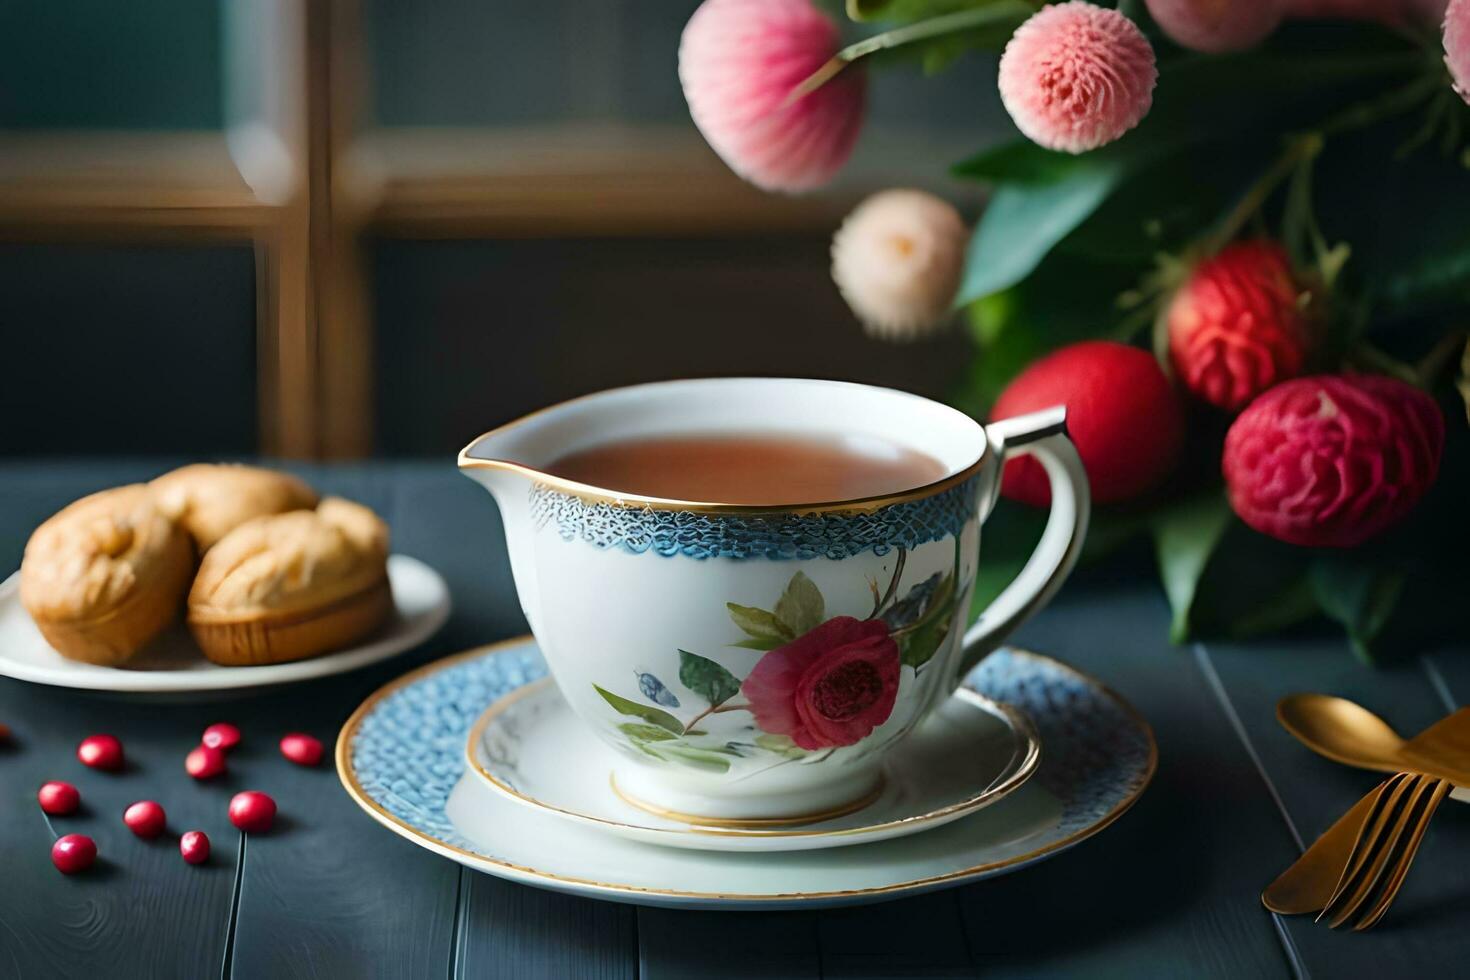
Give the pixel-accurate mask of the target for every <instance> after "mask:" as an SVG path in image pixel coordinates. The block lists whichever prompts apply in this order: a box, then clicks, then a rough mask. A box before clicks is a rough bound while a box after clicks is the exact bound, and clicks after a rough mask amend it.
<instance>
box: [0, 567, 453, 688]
mask: <svg viewBox="0 0 1470 980" xmlns="http://www.w3.org/2000/svg"><path fill="white" fill-rule="evenodd" d="M388 584H389V586H390V587H391V588H392V590H393V605H394V609H395V613H394V616H393V618H392V619H391V620H389V622H388V623H387V624H386V625H384V627H383V628H382V629H381V630H380V631H379V632H377V633H375V634H374V635H373V637H372V638H371V639H370V640H368V641H367V642H366V643H360V644H358V645H357V646H354V647H350V648H349V649H346V650H339V651H337V652H336V653H329V654H326V655H325V656H321V657H312V658H311V659H308V660H296V661H292V662H291V663H284V664H266V665H262V666H259V667H222V666H220V665H219V664H216V663H211V662H210V661H208V660H206V659H204V654H202V653H200V652H199V647H198V646H197V645H196V644H195V643H194V640H193V638H192V637H191V636H190V635H189V631H188V630H187V629H186V628H184V627H183V626H182V625H178V626H175V627H174V628H173V629H172V630H170V631H168V632H167V633H165V634H164V635H163V636H160V637H159V638H158V639H156V640H154V641H153V642H152V643H150V644H149V645H148V647H147V648H146V649H144V650H142V651H140V652H139V654H138V656H137V658H135V659H134V660H133V661H132V662H131V663H129V664H128V666H126V667H99V666H97V665H96V664H86V663H81V662H79V661H76V660H68V659H66V658H65V657H63V656H62V655H61V654H59V653H57V652H56V651H55V650H53V649H52V648H51V645H50V644H49V643H47V642H46V638H45V637H44V636H42V635H41V631H40V630H38V629H37V628H36V624H35V623H34V622H32V621H31V617H30V614H29V613H27V612H26V611H25V608H24V607H23V606H21V604H20V573H18V572H17V573H16V574H14V575H12V576H10V578H8V579H6V580H5V581H4V582H3V583H0V674H4V675H5V676H7V677H14V678H17V679H19V680H23V681H34V682H35V683H37V684H51V685H54V686H56V687H77V688H84V689H87V690H92V691H126V692H139V693H153V694H169V693H185V692H189V691H223V690H232V689H235V688H247V687H261V686H263V685H267V684H286V683H290V682H291V681H304V680H309V679H311V678H313V677H326V676H328V675H330V674H340V673H342V672H344V671H348V670H355V669H357V668H358V667H365V666H367V665H368V664H371V663H377V662H378V661H379V660H385V659H387V658H388V657H391V656H393V655H394V654H396V653H402V652H403V651H404V650H408V649H410V648H412V647H415V646H418V645H419V644H420V643H422V642H424V641H425V640H427V639H428V638H429V637H430V636H433V635H434V632H435V631H436V630H438V629H439V627H440V626H443V625H444V620H445V619H447V618H448V617H449V587H448V586H446V585H445V584H444V579H443V578H441V577H440V576H439V573H438V572H436V571H434V570H433V569H432V568H430V567H429V566H428V565H425V564H424V563H423V562H421V561H419V560H418V559H417V558H410V557H408V556H407V555H390V556H388Z"/></svg>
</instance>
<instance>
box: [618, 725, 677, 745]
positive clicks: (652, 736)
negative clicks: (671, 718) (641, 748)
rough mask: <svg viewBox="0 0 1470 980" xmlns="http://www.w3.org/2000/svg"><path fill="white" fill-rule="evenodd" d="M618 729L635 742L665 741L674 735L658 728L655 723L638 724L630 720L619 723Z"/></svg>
mask: <svg viewBox="0 0 1470 980" xmlns="http://www.w3.org/2000/svg"><path fill="white" fill-rule="evenodd" d="M618 731H620V732H622V733H623V734H624V735H626V736H628V737H629V738H631V739H632V740H633V741H635V742H666V741H668V740H669V739H671V738H674V737H675V736H674V734H673V732H670V731H667V730H665V729H663V728H659V727H658V726H657V725H639V724H637V723H635V722H631V721H625V722H623V723H622V724H621V725H619V726H618Z"/></svg>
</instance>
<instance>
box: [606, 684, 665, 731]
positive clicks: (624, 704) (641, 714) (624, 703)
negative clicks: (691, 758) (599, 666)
mask: <svg viewBox="0 0 1470 980" xmlns="http://www.w3.org/2000/svg"><path fill="white" fill-rule="evenodd" d="M592 687H593V688H594V689H596V691H597V693H598V694H600V695H602V699H603V700H604V701H606V702H607V703H608V704H610V705H612V706H613V708H614V710H616V711H617V712H618V713H619V714H623V715H628V716H629V717H632V718H642V719H643V720H644V721H646V722H650V723H652V724H654V725H657V726H658V727H659V728H662V729H664V730H665V731H669V732H673V733H674V734H675V735H683V734H684V726H683V724H682V723H680V721H679V719H677V718H675V717H674V716H673V715H671V714H669V713H668V712H667V711H662V710H660V709H658V708H654V707H650V706H649V705H646V704H639V703H638V702H636V701H629V700H628V699H627V698H624V697H619V696H618V695H616V694H614V693H612V692H611V691H605V690H603V689H602V688H600V687H598V686H597V685H596V684H593V685H592Z"/></svg>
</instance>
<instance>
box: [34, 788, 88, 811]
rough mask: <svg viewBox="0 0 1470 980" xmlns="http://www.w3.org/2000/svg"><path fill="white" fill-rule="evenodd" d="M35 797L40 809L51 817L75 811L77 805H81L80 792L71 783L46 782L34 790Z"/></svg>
mask: <svg viewBox="0 0 1470 980" xmlns="http://www.w3.org/2000/svg"><path fill="white" fill-rule="evenodd" d="M36 799H37V800H39V801H40V803H41V809H42V810H43V811H44V812H46V813H49V814H50V815H51V816H53V817H64V816H66V815H67V814H68V813H76V812H77V807H79V806H81V805H82V794H81V793H78V792H77V788H76V787H75V786H73V785H72V784H71V783H61V782H55V781H52V782H49V783H46V784H44V785H43V786H42V787H41V788H40V789H39V790H38V791H37V792H36Z"/></svg>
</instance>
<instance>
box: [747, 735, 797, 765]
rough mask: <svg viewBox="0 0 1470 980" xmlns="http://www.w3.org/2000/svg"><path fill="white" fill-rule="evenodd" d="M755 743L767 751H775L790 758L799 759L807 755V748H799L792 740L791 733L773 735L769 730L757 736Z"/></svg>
mask: <svg viewBox="0 0 1470 980" xmlns="http://www.w3.org/2000/svg"><path fill="white" fill-rule="evenodd" d="M755 744H756V745H759V746H760V747H761V748H763V749H765V750H766V751H767V752H775V753H776V754H777V755H784V756H786V758H788V759H799V758H801V757H802V756H804V755H806V750H805V749H802V748H799V747H798V746H797V744H796V743H795V742H793V741H792V740H791V736H789V735H772V734H770V733H768V732H762V733H761V734H759V735H757V736H756V737H755Z"/></svg>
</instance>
